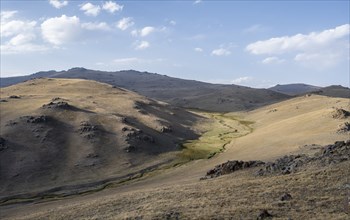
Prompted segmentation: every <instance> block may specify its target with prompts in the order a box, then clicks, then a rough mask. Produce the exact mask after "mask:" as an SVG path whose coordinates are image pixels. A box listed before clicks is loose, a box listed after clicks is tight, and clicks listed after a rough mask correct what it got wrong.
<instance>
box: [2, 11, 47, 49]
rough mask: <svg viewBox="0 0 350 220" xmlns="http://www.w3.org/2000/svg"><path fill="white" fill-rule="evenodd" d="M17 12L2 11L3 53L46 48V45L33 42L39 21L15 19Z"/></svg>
mask: <svg viewBox="0 0 350 220" xmlns="http://www.w3.org/2000/svg"><path fill="white" fill-rule="evenodd" d="M16 13H17V11H2V12H1V28H0V34H1V54H19V53H27V52H35V51H44V50H46V49H47V48H46V47H44V46H42V45H37V44H35V43H34V42H33V41H34V40H35V39H36V27H37V22H36V21H27V20H18V19H14V18H13V17H14V16H15V14H16Z"/></svg>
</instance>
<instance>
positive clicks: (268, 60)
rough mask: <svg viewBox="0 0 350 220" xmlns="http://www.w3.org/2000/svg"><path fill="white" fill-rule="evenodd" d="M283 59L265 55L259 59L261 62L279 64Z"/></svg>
mask: <svg viewBox="0 0 350 220" xmlns="http://www.w3.org/2000/svg"><path fill="white" fill-rule="evenodd" d="M284 61H285V60H284V59H280V58H278V57H267V58H265V59H263V60H262V61H261V63H262V64H280V63H283V62H284Z"/></svg>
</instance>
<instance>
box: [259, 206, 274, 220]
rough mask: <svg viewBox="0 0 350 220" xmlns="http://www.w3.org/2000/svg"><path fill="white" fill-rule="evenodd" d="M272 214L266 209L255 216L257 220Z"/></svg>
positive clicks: (269, 216)
mask: <svg viewBox="0 0 350 220" xmlns="http://www.w3.org/2000/svg"><path fill="white" fill-rule="evenodd" d="M272 217H273V215H271V214H270V213H269V212H268V211H267V210H266V209H264V210H262V211H261V212H260V214H259V215H258V217H257V218H256V219H257V220H261V219H267V218H272Z"/></svg>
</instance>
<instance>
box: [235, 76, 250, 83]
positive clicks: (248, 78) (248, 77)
mask: <svg viewBox="0 0 350 220" xmlns="http://www.w3.org/2000/svg"><path fill="white" fill-rule="evenodd" d="M253 79H254V78H253V77H251V76H243V77H239V78H237V79H234V80H232V81H231V82H232V83H233V84H242V83H246V82H250V81H252V80H253Z"/></svg>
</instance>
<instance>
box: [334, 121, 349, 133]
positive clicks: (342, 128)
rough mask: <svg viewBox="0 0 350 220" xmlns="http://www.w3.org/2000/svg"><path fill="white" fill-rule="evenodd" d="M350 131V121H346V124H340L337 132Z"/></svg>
mask: <svg viewBox="0 0 350 220" xmlns="http://www.w3.org/2000/svg"><path fill="white" fill-rule="evenodd" d="M346 132H350V122H345V123H344V124H341V125H339V129H338V130H337V133H346Z"/></svg>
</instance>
